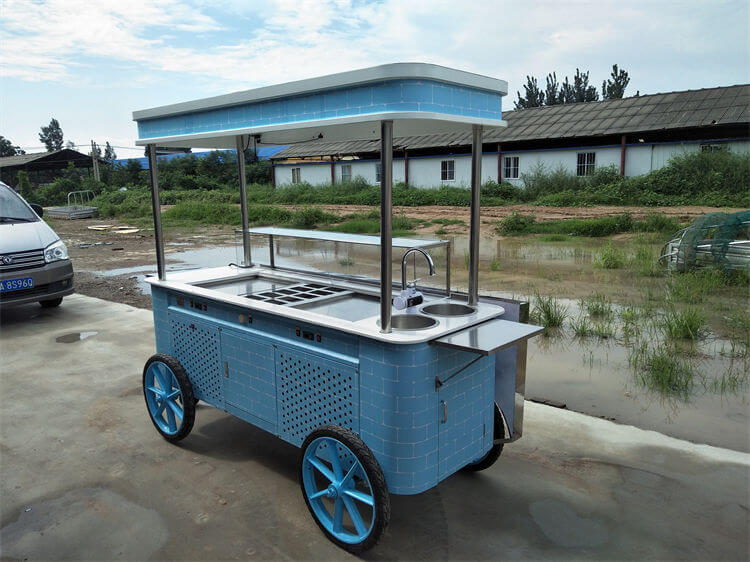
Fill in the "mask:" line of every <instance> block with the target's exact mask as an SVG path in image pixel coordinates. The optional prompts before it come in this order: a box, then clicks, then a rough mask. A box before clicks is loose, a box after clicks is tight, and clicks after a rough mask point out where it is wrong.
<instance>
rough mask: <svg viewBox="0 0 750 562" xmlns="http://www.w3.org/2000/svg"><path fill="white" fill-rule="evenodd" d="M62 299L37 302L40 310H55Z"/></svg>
mask: <svg viewBox="0 0 750 562" xmlns="http://www.w3.org/2000/svg"><path fill="white" fill-rule="evenodd" d="M62 299H63V298H62V297H57V298H56V299H52V300H49V301H39V304H41V305H42V308H55V307H56V306H60V304H61V303H62Z"/></svg>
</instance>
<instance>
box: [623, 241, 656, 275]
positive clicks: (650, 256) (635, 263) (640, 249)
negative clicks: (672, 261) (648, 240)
mask: <svg viewBox="0 0 750 562" xmlns="http://www.w3.org/2000/svg"><path fill="white" fill-rule="evenodd" d="M629 265H630V267H631V269H634V270H635V271H637V272H638V274H639V275H642V276H644V277H660V276H662V275H664V268H663V267H662V266H661V265H660V264H659V262H658V260H657V259H656V252H654V250H653V249H652V248H650V247H649V246H646V245H643V244H639V245H638V246H636V248H635V253H634V254H633V255H632V256H631V257H630V264H629Z"/></svg>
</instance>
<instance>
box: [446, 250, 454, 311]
mask: <svg viewBox="0 0 750 562" xmlns="http://www.w3.org/2000/svg"><path fill="white" fill-rule="evenodd" d="M451 246H452V243H451V241H450V240H448V245H447V246H446V247H445V294H446V296H447V297H448V298H451V261H452V260H453V249H452V248H451Z"/></svg>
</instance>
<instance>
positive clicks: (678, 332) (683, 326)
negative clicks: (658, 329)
mask: <svg viewBox="0 0 750 562" xmlns="http://www.w3.org/2000/svg"><path fill="white" fill-rule="evenodd" d="M662 326H663V329H664V333H665V334H666V335H667V337H669V338H672V339H685V340H697V339H699V338H701V337H703V335H705V326H706V317H705V316H704V315H703V314H702V313H701V312H699V311H698V310H697V309H695V308H688V309H685V310H683V311H677V310H675V309H674V308H672V309H670V310H667V312H666V313H665V314H664V317H663V319H662Z"/></svg>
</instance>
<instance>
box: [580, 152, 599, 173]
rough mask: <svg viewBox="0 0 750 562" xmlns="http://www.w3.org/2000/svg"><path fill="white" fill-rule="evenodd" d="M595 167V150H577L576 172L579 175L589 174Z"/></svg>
mask: <svg viewBox="0 0 750 562" xmlns="http://www.w3.org/2000/svg"><path fill="white" fill-rule="evenodd" d="M595 168H596V152H579V153H578V166H577V167H576V174H577V175H579V176H590V175H592V174H593V173H594V169H595Z"/></svg>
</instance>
